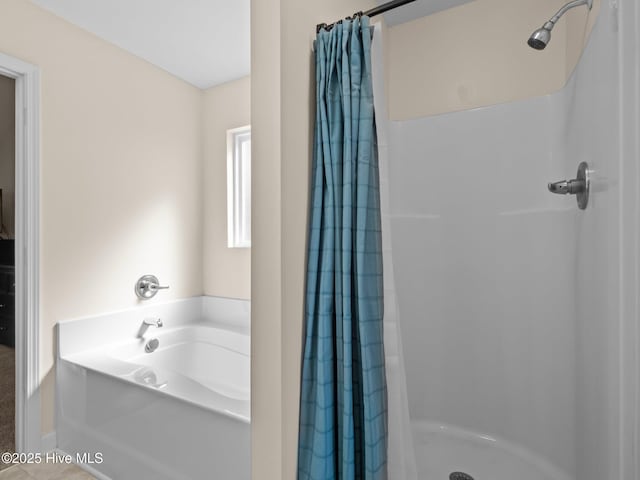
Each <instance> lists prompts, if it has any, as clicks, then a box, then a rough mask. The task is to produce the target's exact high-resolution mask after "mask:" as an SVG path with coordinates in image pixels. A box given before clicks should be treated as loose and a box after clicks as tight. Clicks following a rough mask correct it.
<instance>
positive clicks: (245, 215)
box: [227, 125, 251, 248]
mask: <svg viewBox="0 0 640 480" xmlns="http://www.w3.org/2000/svg"><path fill="white" fill-rule="evenodd" d="M227 236H228V246H229V248H248V247H251V126H250V125H247V126H245V127H240V128H234V129H232V130H227Z"/></svg>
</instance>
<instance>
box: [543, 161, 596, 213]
mask: <svg viewBox="0 0 640 480" xmlns="http://www.w3.org/2000/svg"><path fill="white" fill-rule="evenodd" d="M590 186H591V182H590V180H589V165H587V162H582V163H581V164H580V165H579V166H578V173H577V176H576V178H574V179H572V180H560V181H559V182H553V183H549V184H548V185H547V188H548V189H549V191H550V192H551V193H557V194H558V195H575V196H576V199H577V200H578V208H579V209H580V210H584V209H585V208H587V205H588V204H589V188H590Z"/></svg>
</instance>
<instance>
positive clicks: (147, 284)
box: [136, 275, 169, 300]
mask: <svg viewBox="0 0 640 480" xmlns="http://www.w3.org/2000/svg"><path fill="white" fill-rule="evenodd" d="M167 288H169V286H168V285H160V281H159V280H158V277H156V276H155V275H144V276H142V277H140V278H139V279H138V281H137V282H136V295H137V296H138V298H139V299H141V300H148V299H150V298H153V297H154V296H155V294H156V293H158V290H166V289H167Z"/></svg>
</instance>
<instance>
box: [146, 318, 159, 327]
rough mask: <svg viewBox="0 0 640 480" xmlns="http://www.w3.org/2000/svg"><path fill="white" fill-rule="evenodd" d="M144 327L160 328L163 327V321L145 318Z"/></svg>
mask: <svg viewBox="0 0 640 480" xmlns="http://www.w3.org/2000/svg"><path fill="white" fill-rule="evenodd" d="M143 323H144V325H149V326H152V325H153V326H154V327H158V328H160V327H161V326H162V320H160V319H159V318H145V319H144V322H143Z"/></svg>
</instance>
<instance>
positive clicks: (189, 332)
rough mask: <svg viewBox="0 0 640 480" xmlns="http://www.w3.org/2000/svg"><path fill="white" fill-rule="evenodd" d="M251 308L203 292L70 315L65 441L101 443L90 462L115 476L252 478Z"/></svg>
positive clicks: (61, 384)
mask: <svg viewBox="0 0 640 480" xmlns="http://www.w3.org/2000/svg"><path fill="white" fill-rule="evenodd" d="M148 317H154V318H161V319H162V321H163V323H164V326H163V327H162V328H156V327H153V326H151V327H148V328H146V329H145V328H141V327H142V322H143V320H144V319H145V318H148ZM248 318H249V306H248V302H239V301H234V300H223V299H212V298H210V297H198V298H193V299H188V300H183V301H179V302H170V303H168V304H164V305H154V306H152V307H143V308H138V309H132V310H128V311H126V312H120V313H116V314H110V315H103V316H99V317H92V318H85V319H80V320H73V321H68V322H61V323H60V325H59V330H58V333H59V342H58V343H59V359H58V366H57V383H58V392H59V393H58V408H57V410H58V429H57V435H58V447H59V448H60V449H61V450H63V451H65V452H67V453H70V454H74V455H75V454H76V453H80V454H82V453H89V454H95V453H101V454H102V456H103V458H104V461H103V463H101V464H89V465H88V466H89V467H92V468H93V469H94V470H97V471H98V472H99V473H100V474H101V475H102V476H103V478H111V479H113V480H120V479H123V480H127V479H136V480H140V479H146V478H149V479H167V480H168V479H172V480H177V479H196V478H197V479H200V478H225V479H227V478H228V479H233V480H235V479H238V480H244V479H247V480H248V479H249V478H250V451H249V444H250V436H249V435H250V433H249V421H250V357H249V353H250V350H249V349H250V340H249V336H248V321H249V320H248ZM152 338H155V339H158V340H159V346H158V348H157V349H156V350H155V351H153V352H151V353H147V352H145V345H146V344H147V342H148V341H149V340H150V339H152ZM85 463H86V462H85Z"/></svg>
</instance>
